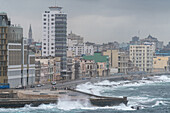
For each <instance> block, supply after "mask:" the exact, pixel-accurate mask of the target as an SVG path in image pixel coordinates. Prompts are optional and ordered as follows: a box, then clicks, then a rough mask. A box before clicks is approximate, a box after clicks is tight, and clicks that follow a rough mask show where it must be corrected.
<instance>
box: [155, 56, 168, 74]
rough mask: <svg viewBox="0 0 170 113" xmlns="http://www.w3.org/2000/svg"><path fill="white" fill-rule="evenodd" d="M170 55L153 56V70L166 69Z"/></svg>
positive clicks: (161, 70) (160, 70)
mask: <svg viewBox="0 0 170 113" xmlns="http://www.w3.org/2000/svg"><path fill="white" fill-rule="evenodd" d="M169 59H170V56H155V57H154V58H153V72H165V71H168V70H169V69H168V61H169Z"/></svg>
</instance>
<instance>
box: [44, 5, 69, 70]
mask: <svg viewBox="0 0 170 113" xmlns="http://www.w3.org/2000/svg"><path fill="white" fill-rule="evenodd" d="M49 9H50V11H45V13H43V15H42V24H43V28H42V29H43V36H42V37H43V38H42V56H55V57H60V58H61V65H60V66H61V72H63V73H64V72H65V71H66V66H67V64H66V63H67V59H66V49H67V48H66V46H67V45H66V34H67V14H65V13H63V12H62V11H61V10H62V7H56V6H55V7H49Z"/></svg>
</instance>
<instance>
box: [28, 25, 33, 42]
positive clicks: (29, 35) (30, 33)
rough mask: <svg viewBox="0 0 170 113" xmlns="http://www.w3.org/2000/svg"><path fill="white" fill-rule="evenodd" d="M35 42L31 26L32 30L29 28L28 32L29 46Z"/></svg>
mask: <svg viewBox="0 0 170 113" xmlns="http://www.w3.org/2000/svg"><path fill="white" fill-rule="evenodd" d="M32 42H33V38H32V28H31V25H30V28H29V32H28V44H29V45H30V44H32Z"/></svg>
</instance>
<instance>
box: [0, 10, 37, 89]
mask: <svg viewBox="0 0 170 113" xmlns="http://www.w3.org/2000/svg"><path fill="white" fill-rule="evenodd" d="M0 67H1V70H0V83H9V84H10V88H15V87H17V86H18V85H22V86H27V85H31V84H34V82H35V55H34V53H32V52H31V51H28V50H27V43H26V39H24V38H23V29H22V27H20V26H16V25H15V26H14V25H11V21H10V20H9V19H8V16H7V14H6V13H4V12H2V13H0Z"/></svg>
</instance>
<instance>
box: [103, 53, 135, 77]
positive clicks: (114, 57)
mask: <svg viewBox="0 0 170 113" xmlns="http://www.w3.org/2000/svg"><path fill="white" fill-rule="evenodd" d="M103 55H107V56H109V62H110V74H113V73H117V72H118V73H127V72H129V71H131V69H132V64H131V61H130V59H129V54H128V52H124V51H120V50H106V51H103Z"/></svg>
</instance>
